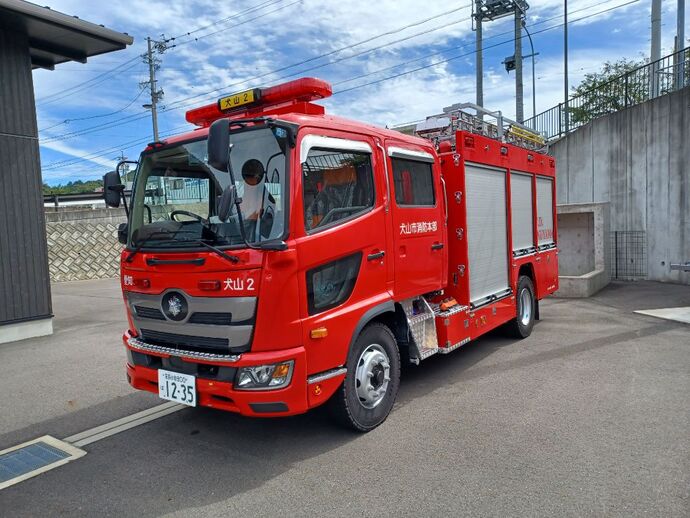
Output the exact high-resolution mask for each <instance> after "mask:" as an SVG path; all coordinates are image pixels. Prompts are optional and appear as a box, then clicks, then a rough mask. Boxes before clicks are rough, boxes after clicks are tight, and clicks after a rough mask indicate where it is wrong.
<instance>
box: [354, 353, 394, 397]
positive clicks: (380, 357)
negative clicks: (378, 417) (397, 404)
mask: <svg viewBox="0 0 690 518" xmlns="http://www.w3.org/2000/svg"><path fill="white" fill-rule="evenodd" d="M390 380H391V366H390V361H389V359H388V355H387V354H386V351H385V349H384V348H383V347H382V346H380V345H379V344H371V345H370V346H368V347H367V348H366V349H364V351H362V354H360V355H359V360H357V369H356V370H355V388H356V389H357V397H358V398H359V402H360V404H361V405H362V406H363V407H364V408H375V407H376V406H378V405H379V404H380V403H381V401H383V400H384V396H385V395H386V390H388V383H389V382H390Z"/></svg>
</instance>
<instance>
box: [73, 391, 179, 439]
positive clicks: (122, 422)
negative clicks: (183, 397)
mask: <svg viewBox="0 0 690 518" xmlns="http://www.w3.org/2000/svg"><path fill="white" fill-rule="evenodd" d="M183 408H188V407H186V406H185V405H180V404H178V403H173V402H169V403H163V404H162V405H157V406H155V407H153V408H149V409H148V410H142V411H141V412H137V413H136V414H132V415H129V416H127V417H123V418H122V419H117V420H115V421H112V422H110V423H106V424H102V425H100V426H96V427H95V428H91V429H89V430H85V431H83V432H80V433H77V434H74V435H70V436H69V437H66V438H65V439H64V441H65V442H68V443H71V444H73V445H74V446H77V447H79V448H81V447H82V446H86V445H87V444H91V443H94V442H96V441H100V440H101V439H105V438H106V437H110V436H112V435H115V434H118V433H120V432H124V431H125V430H130V429H131V428H135V427H137V426H140V425H142V424H145V423H148V422H151V421H155V420H156V419H160V418H161V417H165V416H166V415H169V414H172V413H174V412H177V411H179V410H182V409H183Z"/></svg>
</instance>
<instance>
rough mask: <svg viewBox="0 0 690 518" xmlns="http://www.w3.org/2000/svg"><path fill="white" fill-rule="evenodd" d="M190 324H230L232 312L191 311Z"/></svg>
mask: <svg viewBox="0 0 690 518" xmlns="http://www.w3.org/2000/svg"><path fill="white" fill-rule="evenodd" d="M189 323H190V324H208V325H212V326H229V325H231V324H232V313H206V312H204V313H202V312H197V313H193V314H192V316H191V317H189Z"/></svg>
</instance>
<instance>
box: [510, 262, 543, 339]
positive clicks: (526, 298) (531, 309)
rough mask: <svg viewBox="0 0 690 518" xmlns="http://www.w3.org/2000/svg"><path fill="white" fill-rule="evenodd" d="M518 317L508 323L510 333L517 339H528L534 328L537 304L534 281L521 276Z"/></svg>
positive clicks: (518, 285)
mask: <svg viewBox="0 0 690 518" xmlns="http://www.w3.org/2000/svg"><path fill="white" fill-rule="evenodd" d="M516 299H517V300H516V302H517V316H516V317H515V319H514V320H512V321H511V322H509V323H508V331H509V332H510V334H511V335H513V336H515V337H516V338H527V337H528V336H529V335H530V334H531V333H532V328H533V327H534V317H535V315H536V309H537V308H536V302H535V297H534V284H533V283H532V279H530V278H529V277H527V276H526V275H521V276H520V278H519V279H518V284H517V295H516Z"/></svg>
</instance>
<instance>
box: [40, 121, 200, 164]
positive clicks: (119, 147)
mask: <svg viewBox="0 0 690 518" xmlns="http://www.w3.org/2000/svg"><path fill="white" fill-rule="evenodd" d="M182 129H189V126H188V125H186V124H185V125H184V126H177V127H175V128H172V129H170V130H168V131H166V132H164V133H163V135H162V136H164V137H171V136H173V135H179V134H180V133H184V132H180V133H175V132H176V131H178V130H182ZM149 142H151V138H150V137H140V138H137V139H134V140H129V141H127V142H122V143H120V144H117V145H114V146H111V147H108V148H104V149H99V150H98V151H93V152H92V153H89V154H88V155H81V156H78V157H72V158H66V159H64V160H57V161H55V162H50V163H48V164H46V165H45V166H43V167H42V168H41V169H43V170H45V171H50V170H53V169H60V168H62V167H67V166H71V165H75V164H77V163H79V162H89V161H91V160H93V159H94V158H101V157H103V156H106V155H109V154H110V153H112V152H113V151H118V150H125V149H129V148H130V147H134V146H136V145H141V144H147V143H149Z"/></svg>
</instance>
